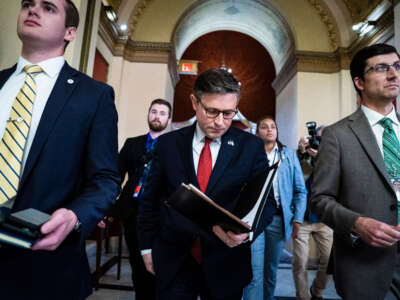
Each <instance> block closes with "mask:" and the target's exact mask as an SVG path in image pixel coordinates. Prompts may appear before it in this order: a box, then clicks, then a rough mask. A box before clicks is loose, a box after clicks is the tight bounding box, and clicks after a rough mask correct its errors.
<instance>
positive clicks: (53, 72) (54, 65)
mask: <svg viewBox="0 0 400 300" xmlns="http://www.w3.org/2000/svg"><path fill="white" fill-rule="evenodd" d="M64 63H65V59H64V57H63V56H57V57H54V58H50V59H46V60H43V61H41V62H39V63H37V64H36V65H38V66H40V67H41V68H42V69H43V71H44V73H46V74H47V75H48V76H49V77H52V78H54V77H56V76H57V75H58V73H60V71H61V68H62V67H63V66H64ZM31 64H32V63H31V62H29V61H27V60H26V59H25V58H23V57H22V56H21V57H20V58H19V59H18V63H17V68H16V74H20V73H21V72H23V70H24V68H25V66H26V65H31Z"/></svg>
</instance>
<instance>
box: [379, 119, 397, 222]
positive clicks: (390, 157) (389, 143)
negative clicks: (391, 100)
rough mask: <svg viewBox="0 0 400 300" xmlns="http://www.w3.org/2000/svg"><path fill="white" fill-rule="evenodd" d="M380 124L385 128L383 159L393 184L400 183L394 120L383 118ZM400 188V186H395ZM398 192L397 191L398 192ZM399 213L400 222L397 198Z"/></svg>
mask: <svg viewBox="0 0 400 300" xmlns="http://www.w3.org/2000/svg"><path fill="white" fill-rule="evenodd" d="M379 124H380V125H382V127H383V128H384V131H383V135H382V145H383V159H384V161H385V165H386V170H387V171H388V173H389V176H390V179H391V180H392V182H393V184H396V185H399V184H400V144H399V140H398V139H397V136H396V133H395V132H394V130H393V126H392V120H390V119H389V118H382V119H381V120H379ZM395 190H396V191H397V190H399V186H397V187H395ZM396 194H397V193H396ZM397 215H398V222H400V201H399V199H397Z"/></svg>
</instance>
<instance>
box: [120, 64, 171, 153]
mask: <svg viewBox="0 0 400 300" xmlns="http://www.w3.org/2000/svg"><path fill="white" fill-rule="evenodd" d="M170 81H171V80H170V76H169V73H168V66H167V64H151V63H132V62H127V61H124V62H123V68H122V77H121V82H120V87H119V100H118V114H119V122H118V128H119V145H120V148H121V147H122V145H123V143H124V142H125V140H126V138H127V137H132V136H137V135H140V134H144V133H146V132H148V127H147V111H148V109H149V105H150V102H151V101H152V100H153V99H155V98H164V99H166V100H168V101H169V102H171V103H172V101H173V92H172V89H171V87H172V84H171V83H170Z"/></svg>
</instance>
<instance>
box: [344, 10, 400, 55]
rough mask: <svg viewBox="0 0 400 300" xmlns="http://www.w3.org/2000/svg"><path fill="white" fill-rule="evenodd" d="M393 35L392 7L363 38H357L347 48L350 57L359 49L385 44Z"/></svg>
mask: <svg viewBox="0 0 400 300" xmlns="http://www.w3.org/2000/svg"><path fill="white" fill-rule="evenodd" d="M393 35H394V12H393V7H392V8H391V9H388V10H387V11H386V12H385V13H384V14H383V15H382V16H381V17H380V18H379V19H378V20H377V24H376V26H375V28H374V29H373V30H371V31H370V32H368V33H367V34H366V35H365V36H362V37H361V36H359V37H358V38H357V39H356V40H355V41H354V42H353V43H352V44H351V45H350V47H349V48H348V52H349V53H350V54H351V57H352V56H353V55H354V54H355V53H356V52H357V51H358V50H360V49H362V48H364V47H366V46H368V45H372V44H374V43H378V42H386V41H387V40H389V39H390V38H391V37H392V36H393Z"/></svg>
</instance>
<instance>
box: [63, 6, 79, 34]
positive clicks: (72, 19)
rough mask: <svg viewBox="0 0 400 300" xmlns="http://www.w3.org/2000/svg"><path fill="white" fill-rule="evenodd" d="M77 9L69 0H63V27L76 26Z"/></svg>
mask: <svg viewBox="0 0 400 300" xmlns="http://www.w3.org/2000/svg"><path fill="white" fill-rule="evenodd" d="M78 25H79V11H78V9H77V8H76V6H75V4H74V3H73V2H72V1H71V0H65V27H75V28H78Z"/></svg>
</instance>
